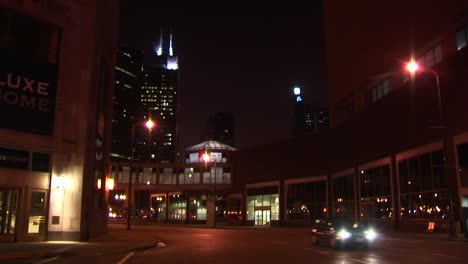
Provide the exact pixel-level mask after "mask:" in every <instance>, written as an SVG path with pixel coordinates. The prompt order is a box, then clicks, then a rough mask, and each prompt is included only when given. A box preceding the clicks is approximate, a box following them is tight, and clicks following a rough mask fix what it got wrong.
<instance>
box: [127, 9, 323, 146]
mask: <svg viewBox="0 0 468 264" xmlns="http://www.w3.org/2000/svg"><path fill="white" fill-rule="evenodd" d="M161 2H163V1H138V0H122V6H121V20H120V37H119V44H120V45H122V46H127V47H132V48H136V49H141V50H144V51H145V56H146V57H147V60H148V62H150V61H151V58H150V57H151V56H153V54H154V52H153V51H152V50H153V46H154V45H155V44H156V43H157V41H158V40H159V31H160V27H161V26H162V25H169V26H171V27H172V28H174V37H173V39H174V51H175V54H176V55H178V56H179V68H180V84H179V96H180V97H179V116H178V119H179V125H180V150H182V149H185V148H186V147H189V146H192V145H195V144H197V143H199V142H200V132H201V130H202V128H203V126H204V124H205V122H206V120H207V118H208V116H209V115H210V114H213V113H216V112H220V111H227V112H232V113H233V114H234V116H235V119H236V121H235V122H236V123H235V126H236V133H235V142H236V143H235V147H237V148H246V147H250V146H254V145H259V144H268V143H271V142H275V141H279V140H283V139H287V138H289V137H290V134H291V118H292V95H291V89H292V87H293V86H294V85H299V86H301V87H302V88H303V92H304V100H305V102H306V103H308V104H310V105H312V106H322V107H323V106H326V89H325V79H326V72H325V66H324V48H323V46H324V43H323V22H322V10H321V6H320V1H308V6H306V5H305V4H298V3H295V2H294V1H287V2H285V3H287V4H284V5H279V4H272V2H265V4H259V3H257V4H256V3H255V1H249V2H246V3H243V2H242V1H237V2H236V1H229V4H228V2H227V1H219V2H217V3H216V4H209V3H208V2H203V1H197V4H198V5H197V6H186V5H184V4H185V3H184V2H180V3H177V2H174V1H168V2H170V3H172V4H164V3H161ZM198 2H200V3H198ZM224 2H226V3H224ZM234 2H235V3H234ZM313 5H316V6H315V7H314V6H313Z"/></svg>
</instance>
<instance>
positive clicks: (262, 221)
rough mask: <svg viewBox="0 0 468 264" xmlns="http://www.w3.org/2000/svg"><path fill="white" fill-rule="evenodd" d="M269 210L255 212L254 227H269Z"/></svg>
mask: <svg viewBox="0 0 468 264" xmlns="http://www.w3.org/2000/svg"><path fill="white" fill-rule="evenodd" d="M270 220H271V210H255V225H261V226H265V225H270Z"/></svg>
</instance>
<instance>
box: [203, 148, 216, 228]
mask: <svg viewBox="0 0 468 264" xmlns="http://www.w3.org/2000/svg"><path fill="white" fill-rule="evenodd" d="M202 158H203V160H204V161H205V168H207V163H208V162H210V161H211V155H210V154H208V153H207V152H206V150H205V153H204V154H203V157H202ZM213 161H214V187H213V190H214V195H215V201H214V220H213V225H214V227H216V199H217V195H216V170H217V168H216V158H214V159H213ZM210 174H211V172H210ZM210 183H211V181H210Z"/></svg>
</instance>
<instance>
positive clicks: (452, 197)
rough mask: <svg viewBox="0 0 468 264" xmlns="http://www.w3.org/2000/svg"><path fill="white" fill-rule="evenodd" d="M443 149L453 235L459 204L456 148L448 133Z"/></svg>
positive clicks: (450, 228)
mask: <svg viewBox="0 0 468 264" xmlns="http://www.w3.org/2000/svg"><path fill="white" fill-rule="evenodd" d="M443 149H444V158H445V166H444V174H445V176H446V177H447V180H448V191H449V195H448V197H449V206H450V214H449V236H455V235H456V231H457V228H456V225H457V224H458V225H460V219H461V210H460V207H461V204H460V192H459V183H458V173H457V162H456V161H457V148H456V147H455V143H454V140H453V136H452V135H451V134H450V133H446V134H444V137H443ZM458 227H459V226H458Z"/></svg>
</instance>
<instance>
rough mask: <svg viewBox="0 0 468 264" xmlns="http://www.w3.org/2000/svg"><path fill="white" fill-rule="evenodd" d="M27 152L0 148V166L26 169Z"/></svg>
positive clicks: (27, 162)
mask: <svg viewBox="0 0 468 264" xmlns="http://www.w3.org/2000/svg"><path fill="white" fill-rule="evenodd" d="M28 164H29V152H27V151H23V150H15V149H5V148H0V167H6V168H15V169H25V170H27V169H28Z"/></svg>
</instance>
